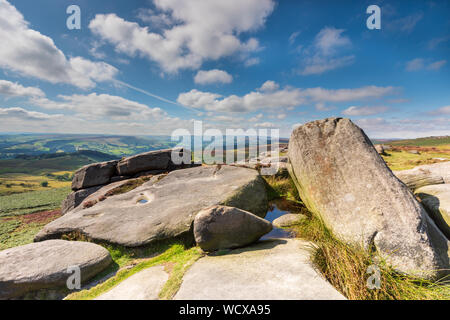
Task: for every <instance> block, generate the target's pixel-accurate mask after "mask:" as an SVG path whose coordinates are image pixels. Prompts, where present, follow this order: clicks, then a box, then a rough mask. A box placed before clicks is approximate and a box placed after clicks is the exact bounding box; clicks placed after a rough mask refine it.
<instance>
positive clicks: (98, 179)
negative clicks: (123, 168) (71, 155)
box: [72, 161, 117, 190]
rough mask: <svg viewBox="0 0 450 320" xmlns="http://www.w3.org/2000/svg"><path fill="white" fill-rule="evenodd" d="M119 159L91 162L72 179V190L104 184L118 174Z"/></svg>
mask: <svg viewBox="0 0 450 320" xmlns="http://www.w3.org/2000/svg"><path fill="white" fill-rule="evenodd" d="M116 165H117V161H108V162H99V163H93V164H89V165H87V166H84V167H82V168H81V169H79V170H78V171H77V172H75V174H74V176H73V180H72V190H80V189H86V188H89V187H94V186H99V185H104V184H107V183H109V182H110V180H111V177H113V176H115V175H116Z"/></svg>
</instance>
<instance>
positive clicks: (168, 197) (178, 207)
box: [35, 166, 268, 247]
mask: <svg viewBox="0 0 450 320" xmlns="http://www.w3.org/2000/svg"><path fill="white" fill-rule="evenodd" d="M219 204H223V205H228V206H233V207H237V208H240V209H243V210H246V211H250V212H251V213H253V214H256V215H258V216H261V217H264V216H265V214H266V212H267V207H268V203H267V195H266V190H265V185H264V181H263V179H262V178H261V177H260V176H259V174H258V172H257V171H255V170H251V169H246V168H238V167H232V166H203V167H196V168H190V169H182V170H176V171H172V172H170V173H169V174H168V175H159V176H154V177H152V178H151V180H150V181H148V182H146V183H144V184H143V185H142V186H140V187H138V188H136V189H134V190H132V191H129V192H127V193H125V194H121V195H115V196H112V197H109V198H107V199H106V200H104V201H102V202H99V203H97V204H95V205H94V206H93V207H90V208H86V209H83V208H82V206H79V207H77V208H76V209H74V210H73V211H71V212H68V213H66V214H65V215H64V216H63V217H61V218H59V219H57V220H55V221H53V222H51V223H50V224H48V225H46V226H45V227H44V228H43V230H42V231H41V232H39V234H38V235H37V236H36V238H35V241H42V240H45V239H51V238H59V237H61V236H62V235H64V234H67V233H71V232H76V233H81V234H83V235H85V236H87V237H88V238H91V239H93V240H99V241H106V242H110V243H116V244H120V245H124V246H129V247H136V246H142V245H145V244H148V243H151V242H153V241H156V240H163V239H170V238H174V237H177V236H186V235H188V236H189V235H191V236H192V222H193V220H194V217H195V215H196V214H197V213H198V212H199V211H200V210H202V209H204V208H206V207H210V206H213V205H219Z"/></svg>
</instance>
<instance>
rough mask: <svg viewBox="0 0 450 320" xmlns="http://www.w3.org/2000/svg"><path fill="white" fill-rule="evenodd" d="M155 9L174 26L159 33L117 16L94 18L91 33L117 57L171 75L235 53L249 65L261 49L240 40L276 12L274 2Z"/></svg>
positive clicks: (215, 1)
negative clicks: (133, 59) (151, 63)
mask: <svg viewBox="0 0 450 320" xmlns="http://www.w3.org/2000/svg"><path fill="white" fill-rule="evenodd" d="M154 5H155V7H156V9H157V10H158V11H159V13H158V14H159V17H161V14H164V15H166V17H167V19H172V20H176V21H177V22H178V23H176V24H175V25H168V26H167V27H164V28H163V29H162V30H161V32H160V33H157V32H155V30H153V29H152V28H151V27H142V26H140V25H139V24H137V23H135V22H130V21H126V20H124V19H122V18H120V17H118V16H117V15H116V14H98V15H96V16H95V18H94V19H93V20H92V21H91V22H90V23H89V28H90V29H91V31H92V32H93V33H94V34H96V35H98V36H99V37H101V38H102V39H103V40H105V41H107V42H109V43H111V44H113V45H114V46H115V49H116V51H118V52H121V53H124V54H127V55H129V56H135V55H140V56H143V57H146V58H148V59H150V60H152V61H155V62H157V63H158V64H159V65H160V67H161V68H162V69H163V71H165V72H168V73H174V72H177V71H178V70H180V69H194V70H195V69H198V68H199V67H200V66H201V65H202V63H203V62H204V61H205V60H217V59H220V58H222V57H226V56H230V55H232V54H234V53H240V54H241V55H242V56H243V57H244V59H247V57H248V55H249V53H251V52H255V51H257V50H259V49H260V47H259V43H258V41H257V40H256V39H254V38H250V39H249V40H247V41H246V42H242V41H241V40H240V39H239V36H240V34H242V33H245V32H252V31H255V30H257V29H258V28H260V27H262V26H263V25H264V23H265V20H266V18H267V16H268V15H269V14H270V13H271V12H272V10H273V8H274V2H273V1H272V0H247V1H240V0H228V1H222V0H199V1H189V2H187V1H182V0H164V1H163V0H154ZM153 16H154V15H153Z"/></svg>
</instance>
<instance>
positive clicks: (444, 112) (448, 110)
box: [429, 106, 450, 116]
mask: <svg viewBox="0 0 450 320" xmlns="http://www.w3.org/2000/svg"><path fill="white" fill-rule="evenodd" d="M429 114H430V115H432V116H440V115H450V106H445V107H442V108H439V109H436V110H433V111H430V112H429Z"/></svg>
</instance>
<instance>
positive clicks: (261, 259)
mask: <svg viewBox="0 0 450 320" xmlns="http://www.w3.org/2000/svg"><path fill="white" fill-rule="evenodd" d="M310 245H311V244H310V243H308V242H306V241H302V240H297V239H289V240H284V239H283V240H267V241H260V242H258V243H257V244H255V245H253V246H250V247H245V248H242V249H236V250H232V251H230V252H229V253H228V254H225V255H220V256H219V255H218V256H207V257H205V258H201V259H200V260H198V261H197V262H195V263H194V265H193V266H192V267H191V268H190V269H189V270H188V271H187V272H186V274H185V275H184V278H183V283H182V284H181V287H180V290H179V291H178V293H177V294H176V295H175V297H174V298H175V299H176V300H249V299H251V300H341V299H345V297H344V296H342V294H340V293H339V292H338V291H337V290H336V289H335V288H333V287H332V286H331V285H330V284H329V283H328V282H327V281H326V280H325V279H324V278H323V277H321V276H320V274H319V273H318V272H317V271H316V270H315V269H314V267H313V266H312V265H311V262H310V253H309V251H308V250H307V247H308V246H310Z"/></svg>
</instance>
